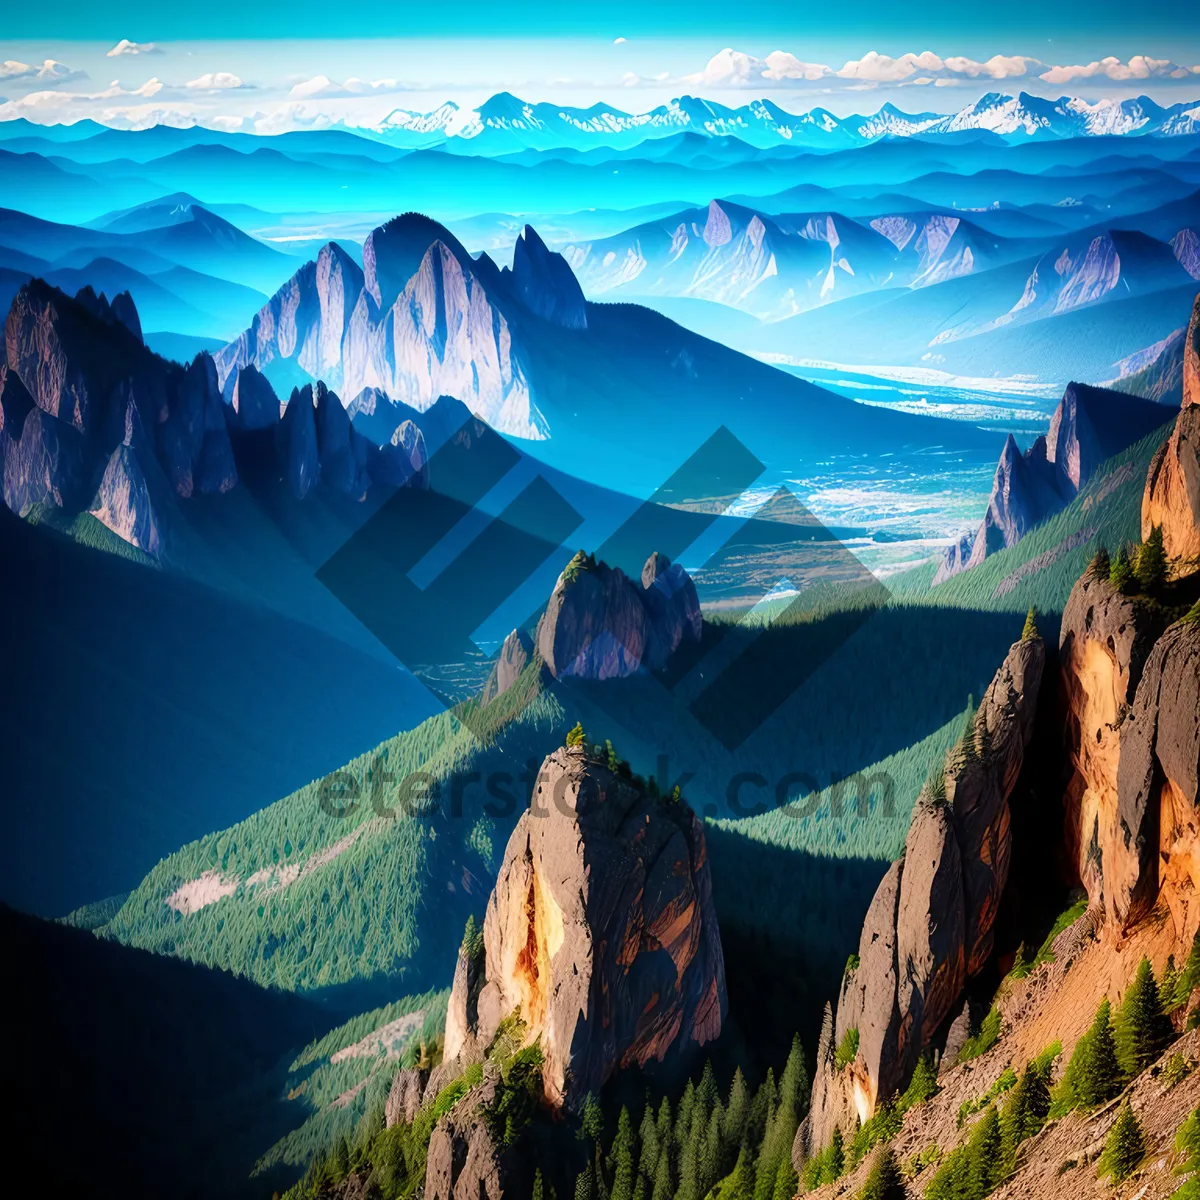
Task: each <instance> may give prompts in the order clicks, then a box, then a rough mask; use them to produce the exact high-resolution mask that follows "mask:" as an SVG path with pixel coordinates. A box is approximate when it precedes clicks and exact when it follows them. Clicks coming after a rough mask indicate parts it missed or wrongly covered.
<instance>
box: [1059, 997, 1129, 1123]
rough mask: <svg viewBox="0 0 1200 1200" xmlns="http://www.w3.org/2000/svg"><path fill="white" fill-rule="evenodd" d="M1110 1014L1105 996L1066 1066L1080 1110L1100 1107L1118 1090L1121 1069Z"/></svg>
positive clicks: (1119, 1087)
mask: <svg viewBox="0 0 1200 1200" xmlns="http://www.w3.org/2000/svg"><path fill="white" fill-rule="evenodd" d="M1111 1012H1112V1010H1111V1008H1110V1006H1109V1003H1108V997H1107V996H1106V997H1105V998H1104V999H1103V1000H1101V1001H1100V1007H1099V1009H1097V1011H1096V1019H1095V1020H1094V1021H1093V1022H1092V1027H1091V1028H1090V1029H1089V1030H1088V1031H1087V1033H1086V1034H1084V1037H1083V1040H1082V1042H1081V1043H1080V1045H1078V1046H1076V1047H1075V1053H1074V1054H1073V1055H1072V1056H1071V1062H1070V1064H1069V1065H1068V1066H1067V1075H1068V1079H1069V1081H1070V1084H1071V1090H1072V1093H1073V1098H1074V1100H1075V1102H1076V1103H1078V1104H1081V1105H1083V1107H1084V1108H1094V1107H1095V1106H1096V1105H1097V1104H1103V1103H1104V1102H1105V1101H1106V1100H1111V1099H1112V1098H1113V1097H1114V1096H1115V1095H1116V1094H1117V1093H1118V1092H1119V1091H1120V1090H1121V1067H1120V1064H1119V1062H1118V1061H1117V1045H1116V1040H1115V1039H1114V1037H1113V1028H1112V1016H1111Z"/></svg>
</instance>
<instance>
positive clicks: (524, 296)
mask: <svg viewBox="0 0 1200 1200" xmlns="http://www.w3.org/2000/svg"><path fill="white" fill-rule="evenodd" d="M512 288H513V291H514V292H515V293H516V295H517V296H518V297H519V298H520V300H521V301H522V303H523V304H524V305H525V307H526V308H528V309H529V310H530V312H533V313H536V314H537V315H538V316H539V317H541V318H542V319H543V320H546V321H550V322H552V323H553V324H555V325H561V326H562V327H563V328H564V329H586V328H587V302H586V301H585V300H584V298H583V289H582V288H581V287H580V286H579V281H578V280H577V279H576V278H575V273H574V272H573V271H572V270H571V268H570V266H568V264H567V260H566V259H565V258H563V256H562V255H561V254H556V253H555V252H554V251H552V250H550V249H548V248H547V247H546V243H545V242H543V241H542V239H541V238H540V237H538V234H537V230H536V229H534V228H533V226H532V225H526V226H525V228H524V229H523V230H522V231H521V236H520V237H519V238H517V241H516V244H515V245H514V246H513V266H512Z"/></svg>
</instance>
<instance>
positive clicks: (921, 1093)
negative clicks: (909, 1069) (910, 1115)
mask: <svg viewBox="0 0 1200 1200" xmlns="http://www.w3.org/2000/svg"><path fill="white" fill-rule="evenodd" d="M937 1092H938V1081H937V1070H936V1069H935V1068H934V1065H933V1060H932V1059H930V1058H929V1056H928V1055H925V1054H923V1055H922V1056H921V1057H920V1058H919V1059H917V1066H916V1069H915V1070H914V1071H913V1075H912V1079H911V1080H910V1081H909V1084H908V1087H907V1088H906V1089H905V1092H904V1095H903V1096H901V1097H900V1104H899V1108H900V1111H901V1112H902V1113H906V1112H908V1110H909V1109H910V1108H914V1107H915V1106H916V1105H918V1104H924V1103H925V1101H926V1100H931V1099H932V1098H933V1097H934V1096H936V1095H937Z"/></svg>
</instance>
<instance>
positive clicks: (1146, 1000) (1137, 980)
mask: <svg viewBox="0 0 1200 1200" xmlns="http://www.w3.org/2000/svg"><path fill="white" fill-rule="evenodd" d="M1116 1027H1117V1049H1118V1057H1119V1059H1120V1063H1121V1066H1122V1068H1123V1069H1124V1071H1125V1073H1126V1074H1127V1075H1129V1076H1134V1075H1137V1074H1140V1073H1141V1072H1142V1071H1144V1070H1145V1069H1146V1067H1148V1066H1149V1065H1150V1063H1152V1062H1153V1061H1154V1060H1155V1059H1156V1058H1157V1057H1158V1056H1159V1054H1160V1053H1161V1051H1162V1049H1163V1047H1164V1046H1165V1045H1166V1044H1167V1041H1168V1040H1169V1039H1170V1036H1171V1025H1170V1022H1169V1021H1168V1020H1167V1014H1166V1013H1165V1012H1164V1011H1163V1006H1162V1001H1161V999H1160V998H1159V993H1158V985H1157V984H1156V983H1155V982H1154V971H1153V969H1152V968H1151V966H1150V960H1149V959H1148V958H1144V957H1143V959H1142V961H1141V962H1140V963H1138V969H1137V973H1136V974H1135V975H1134V977H1133V982H1132V983H1131V984H1130V985H1129V990H1128V991H1127V992H1126V993H1125V999H1124V1000H1123V1001H1122V1002H1121V1007H1120V1009H1119V1010H1118V1012H1117V1021H1116Z"/></svg>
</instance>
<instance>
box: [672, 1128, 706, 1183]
mask: <svg viewBox="0 0 1200 1200" xmlns="http://www.w3.org/2000/svg"><path fill="white" fill-rule="evenodd" d="M701 1195H702V1193H701V1191H700V1134H699V1130H698V1129H693V1131H692V1132H691V1133H690V1134H689V1135H688V1138H687V1141H686V1142H685V1143H684V1145H683V1148H682V1150H681V1151H680V1154H679V1187H678V1188H677V1189H676V1191H675V1200H701Z"/></svg>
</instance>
